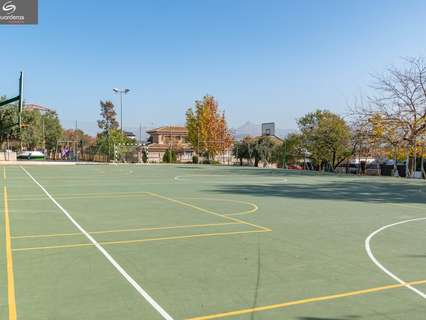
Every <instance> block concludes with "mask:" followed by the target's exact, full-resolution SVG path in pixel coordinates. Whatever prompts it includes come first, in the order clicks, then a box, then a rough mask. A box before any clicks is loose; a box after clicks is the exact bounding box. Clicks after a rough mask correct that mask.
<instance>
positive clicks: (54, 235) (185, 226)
mask: <svg viewBox="0 0 426 320" xmlns="http://www.w3.org/2000/svg"><path fill="white" fill-rule="evenodd" d="M236 224H241V223H236V222H221V223H206V224H188V225H180V226H164V227H152V228H132V229H113V230H101V231H89V232H88V233H89V234H105V233H120V232H134V231H156V230H169V229H185V228H204V227H213V226H226V225H236ZM66 236H83V234H82V233H80V232H73V233H52V234H31V235H23V236H13V237H12V239H27V238H53V237H66Z"/></svg>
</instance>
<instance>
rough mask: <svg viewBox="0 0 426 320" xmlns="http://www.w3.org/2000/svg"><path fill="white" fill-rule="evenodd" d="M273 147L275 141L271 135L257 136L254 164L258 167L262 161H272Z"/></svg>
mask: <svg viewBox="0 0 426 320" xmlns="http://www.w3.org/2000/svg"><path fill="white" fill-rule="evenodd" d="M273 149H274V143H273V141H272V139H271V138H270V137H268V136H264V137H258V138H256V140H255V143H254V148H253V151H254V152H253V156H254V166H255V167H258V166H259V162H260V161H262V162H264V163H265V164H266V163H269V162H272V155H273Z"/></svg>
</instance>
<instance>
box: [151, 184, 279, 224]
mask: <svg viewBox="0 0 426 320" xmlns="http://www.w3.org/2000/svg"><path fill="white" fill-rule="evenodd" d="M147 194H149V195H152V196H153V197H157V198H159V199H163V200H167V201H171V202H174V203H178V204H181V205H183V206H186V207H190V208H193V209H196V210H198V211H201V212H205V213H208V214H212V215H215V216H217V217H222V218H224V219H228V220H231V221H234V222H239V223H242V224H245V225H248V226H251V227H254V228H256V229H260V230H264V231H272V230H271V229H269V228H266V227H262V226H258V225H256V224H254V223H250V222H247V221H244V220H241V219H237V218H234V217H230V216H226V215H223V214H220V213H217V212H214V211H211V210H207V209H204V208H201V207H198V206H195V205H193V204H191V203H188V202H183V201H180V200H177V199H173V198H170V197H166V196H163V195H161V194H158V193H154V192H147Z"/></svg>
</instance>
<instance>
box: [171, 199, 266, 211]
mask: <svg viewBox="0 0 426 320" xmlns="http://www.w3.org/2000/svg"><path fill="white" fill-rule="evenodd" d="M177 199H193V200H207V201H223V202H231V203H239V204H244V205H248V206H250V207H251V209H249V210H244V211H240V212H231V213H223V215H224V216H241V215H245V214H250V213H255V212H256V211H257V210H259V207H258V206H257V205H256V204H254V203H252V202H248V201H243V200H235V199H225V198H200V197H178V198H177Z"/></svg>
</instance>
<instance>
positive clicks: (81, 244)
mask: <svg viewBox="0 0 426 320" xmlns="http://www.w3.org/2000/svg"><path fill="white" fill-rule="evenodd" d="M258 232H268V230H249V231H231V232H217V233H200V234H191V235H186V236H172V237H159V238H146V239H138V240H121V241H105V242H99V244H102V245H115V244H132V243H143V242H152V241H164V240H178V239H190V238H203V237H216V236H228V235H236V234H247V233H258ZM92 246H93V244H92V243H77V244H67V245H59V246H47V247H29V248H16V249H13V251H33V250H47V249H65V248H78V247H92Z"/></svg>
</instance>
